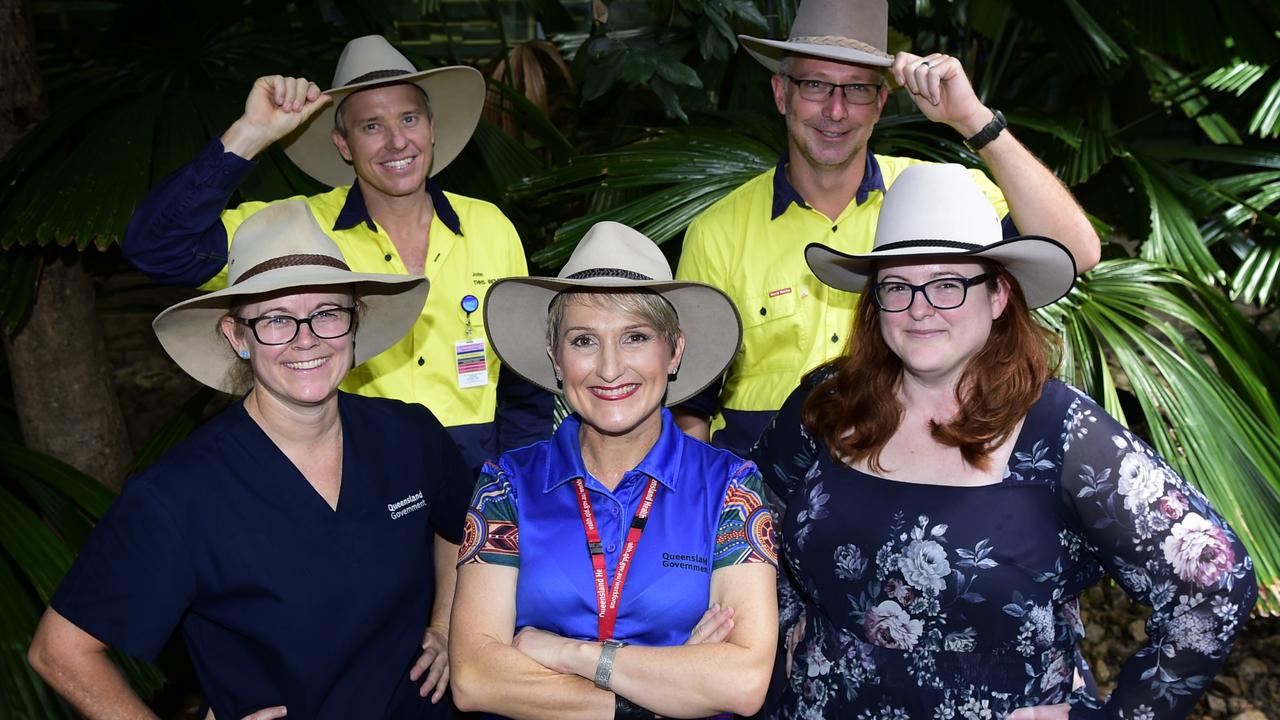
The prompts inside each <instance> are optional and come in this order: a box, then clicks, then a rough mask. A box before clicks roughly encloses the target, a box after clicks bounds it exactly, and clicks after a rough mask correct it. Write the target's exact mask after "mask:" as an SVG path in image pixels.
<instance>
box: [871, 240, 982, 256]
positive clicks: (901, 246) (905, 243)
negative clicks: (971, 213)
mask: <svg viewBox="0 0 1280 720" xmlns="http://www.w3.org/2000/svg"><path fill="white" fill-rule="evenodd" d="M914 247H937V248H951V249H953V250H979V249H981V248H983V247H985V246H983V245H977V244H975V243H967V242H959V241H956V240H901V241H899V242H891V243H885V244H884V245H881V246H880V247H878V248H874V249H872V250H871V252H873V253H878V252H886V251H889V250H905V249H907V248H914Z"/></svg>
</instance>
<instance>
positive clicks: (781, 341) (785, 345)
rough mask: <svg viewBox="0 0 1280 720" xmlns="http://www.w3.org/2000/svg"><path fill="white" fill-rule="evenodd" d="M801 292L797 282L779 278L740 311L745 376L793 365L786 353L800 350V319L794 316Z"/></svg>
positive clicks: (790, 357) (801, 288) (801, 340)
mask: <svg viewBox="0 0 1280 720" xmlns="http://www.w3.org/2000/svg"><path fill="white" fill-rule="evenodd" d="M802 292H804V290H803V287H802V285H801V283H800V282H798V281H797V280H795V279H793V278H790V277H788V278H778V279H775V280H771V281H769V282H767V283H766V285H765V287H764V288H762V291H761V292H760V293H759V294H757V295H755V296H753V297H751V298H750V299H749V300H748V301H747V303H746V304H745V306H744V307H743V308H742V325H743V332H744V335H745V337H744V338H743V351H744V352H745V353H746V355H747V358H748V363H749V368H747V369H746V370H747V372H751V371H753V370H755V371H759V370H769V369H771V366H774V365H777V366H779V367H789V366H791V365H793V364H794V363H795V358H794V356H793V355H791V354H790V353H787V352H785V351H787V350H796V351H798V350H800V349H801V348H802V347H803V341H804V338H803V334H804V332H803V328H802V326H801V322H800V321H801V319H802V317H801V316H800V315H798V314H797V313H798V311H799V310H800V301H801V293H802ZM778 350H783V351H784V352H781V353H780V352H777V351H778Z"/></svg>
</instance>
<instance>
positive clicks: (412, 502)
mask: <svg viewBox="0 0 1280 720" xmlns="http://www.w3.org/2000/svg"><path fill="white" fill-rule="evenodd" d="M426 506H427V501H426V500H423V499H422V493H421V492H416V493H414V494H412V495H410V496H409V497H407V498H405V499H403V500H401V501H399V502H393V503H387V512H389V513H391V519H392V520H399V519H400V518H402V517H404V516H405V515H408V514H409V513H411V512H413V511H415V510H421V509H422V508H424V507H426Z"/></svg>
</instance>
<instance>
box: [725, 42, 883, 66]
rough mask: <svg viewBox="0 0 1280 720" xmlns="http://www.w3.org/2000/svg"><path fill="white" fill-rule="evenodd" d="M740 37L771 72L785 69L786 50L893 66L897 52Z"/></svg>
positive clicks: (865, 63)
mask: <svg viewBox="0 0 1280 720" xmlns="http://www.w3.org/2000/svg"><path fill="white" fill-rule="evenodd" d="M738 40H739V41H740V42H741V43H742V47H744V48H746V49H747V52H749V53H751V57H753V58H755V59H756V60H757V61H759V63H760V64H761V65H764V66H765V67H766V68H769V70H770V72H775V73H776V72H781V68H782V57H783V55H785V54H786V53H791V54H793V55H809V56H812V57H818V58H823V59H824V60H835V61H837V62H847V63H855V64H857V65H871V66H873V67H889V66H890V65H892V64H893V56H892V55H890V54H888V53H883V52H880V51H879V50H876V51H874V52H867V51H864V50H857V49H855V48H848V47H840V46H838V45H815V44H813V43H797V42H790V41H787V40H766V39H764V38H757V37H751V36H750V35H739V36H738Z"/></svg>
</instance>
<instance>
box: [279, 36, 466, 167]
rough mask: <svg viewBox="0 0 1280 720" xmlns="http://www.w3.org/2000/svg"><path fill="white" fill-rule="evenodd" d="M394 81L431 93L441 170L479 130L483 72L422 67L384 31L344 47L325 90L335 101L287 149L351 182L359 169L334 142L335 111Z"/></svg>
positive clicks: (298, 159)
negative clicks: (357, 94)
mask: <svg viewBox="0 0 1280 720" xmlns="http://www.w3.org/2000/svg"><path fill="white" fill-rule="evenodd" d="M392 83H412V84H414V85H417V86H418V87H419V88H422V91H423V92H425V93H426V94H427V99H428V101H429V102H430V103H431V117H432V122H434V123H435V146H434V148H433V151H432V160H431V174H432V175H435V174H436V173H438V172H440V171H441V170H443V169H444V168H445V166H446V165H448V164H449V163H451V162H453V159H454V158H456V157H458V154H459V153H461V152H462V149H463V148H464V147H466V144H467V141H468V140H470V139H471V134H472V133H473V132H475V129H476V123H478V122H479V121H480V112H481V111H482V110H484V96H485V84H484V76H483V75H481V74H480V71H479V70H476V69H475V68H473V67H469V66H466V65H454V66H450V67H442V68H435V69H432V70H418V69H417V68H415V67H414V66H413V63H411V62H409V59H408V58H406V57H405V56H404V55H402V54H401V53H400V51H399V50H396V49H395V48H394V47H392V46H391V43H389V42H387V39H386V38H384V37H382V36H381V35H365V36H364V37H358V38H356V39H355V40H352V41H351V42H349V43H347V46H346V47H345V48H343V49H342V55H340V56H339V57H338V68H337V70H335V71H334V72H333V87H332V88H330V89H329V90H325V93H327V94H328V95H329V96H331V97H332V98H333V101H332V102H330V103H329V104H328V105H326V106H325V107H323V108H321V109H320V111H319V112H317V113H316V114H315V115H313V116H311V117H310V118H309V119H308V120H307V121H306V122H305V123H303V124H302V125H300V126H299V127H298V129H296V130H294V131H293V132H292V133H290V134H289V135H288V136H287V137H285V138H284V139H283V140H281V145H283V146H284V151H285V154H286V155H288V156H289V159H290V160H292V161H293V164H295V165H297V166H298V167H299V168H301V169H302V171H303V172H305V173H306V174H308V175H310V176H311V177H313V178H315V179H316V180H319V181H320V182H322V183H324V184H326V185H329V186H331V187H337V186H339V185H350V184H351V182H352V181H353V180H354V179H355V176H356V174H355V171H354V170H352V169H351V166H350V165H349V164H347V161H346V160H343V159H342V156H341V155H339V154H338V149H337V148H335V147H334V145H333V139H332V137H331V133H332V131H333V115H334V113H335V112H336V111H337V108H338V106H339V105H340V104H342V101H343V100H345V99H346V98H347V97H348V96H349V95H351V93H354V92H357V91H360V90H367V89H369V88H372V87H376V86H379V85H388V84H392Z"/></svg>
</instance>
